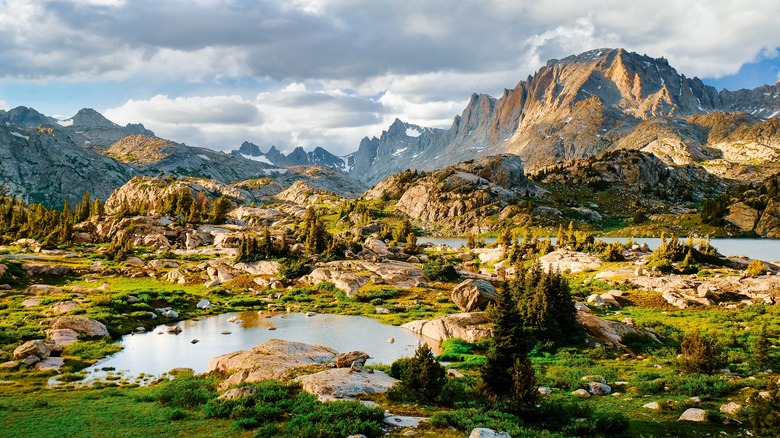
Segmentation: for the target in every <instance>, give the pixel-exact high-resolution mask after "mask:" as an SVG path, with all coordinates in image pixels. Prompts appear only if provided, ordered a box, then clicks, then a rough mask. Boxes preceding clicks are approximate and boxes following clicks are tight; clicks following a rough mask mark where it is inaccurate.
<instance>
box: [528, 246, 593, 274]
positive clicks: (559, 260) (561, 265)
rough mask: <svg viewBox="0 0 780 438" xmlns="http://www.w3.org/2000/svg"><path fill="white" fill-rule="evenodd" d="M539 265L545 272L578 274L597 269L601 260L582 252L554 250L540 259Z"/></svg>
mask: <svg viewBox="0 0 780 438" xmlns="http://www.w3.org/2000/svg"><path fill="white" fill-rule="evenodd" d="M539 263H540V264H541V266H542V269H544V270H545V272H550V270H554V271H559V272H563V271H566V270H568V271H570V272H580V271H584V270H586V269H598V268H600V267H601V260H599V258H598V257H596V256H594V255H592V254H587V253H584V252H577V251H569V250H565V249H559V250H555V251H553V252H551V253H549V254H547V255H545V256H543V257H540V258H539Z"/></svg>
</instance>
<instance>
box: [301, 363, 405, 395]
mask: <svg viewBox="0 0 780 438" xmlns="http://www.w3.org/2000/svg"><path fill="white" fill-rule="evenodd" d="M295 381H296V382H298V383H300V384H301V388H303V390H304V391H306V392H309V393H311V394H314V395H316V396H318V397H320V398H323V399H329V398H348V397H358V396H361V395H367V394H376V393H382V392H385V391H387V390H388V389H390V388H391V387H392V386H393V385H395V384H396V383H397V382H398V380H397V379H394V378H392V377H390V376H389V375H387V374H385V373H383V372H382V371H374V372H371V373H370V372H367V371H353V370H351V369H349V368H332V369H329V370H325V371H321V372H319V373H314V374H309V375H305V376H301V377H298V378H297V379H295Z"/></svg>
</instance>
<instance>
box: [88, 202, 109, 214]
mask: <svg viewBox="0 0 780 438" xmlns="http://www.w3.org/2000/svg"><path fill="white" fill-rule="evenodd" d="M104 213H105V209H104V205H103V201H101V200H100V199H95V200H94V201H92V205H90V207H89V216H90V217H91V216H103V214H104Z"/></svg>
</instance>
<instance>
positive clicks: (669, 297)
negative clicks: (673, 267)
mask: <svg viewBox="0 0 780 438" xmlns="http://www.w3.org/2000/svg"><path fill="white" fill-rule="evenodd" d="M745 263H747V262H745ZM765 265H766V264H765ZM767 266H775V265H772V264H769V265H767ZM628 280H629V281H630V282H631V283H633V284H634V285H636V286H637V287H639V288H641V289H645V290H650V291H653V292H656V293H658V294H660V295H661V296H662V297H663V298H664V299H665V300H666V301H667V302H668V303H669V304H671V305H673V306H675V307H678V308H680V309H684V308H686V307H688V306H689V305H692V304H693V305H713V304H721V303H723V304H726V305H728V303H729V302H734V301H737V302H739V300H742V299H747V300H759V301H761V302H763V303H766V304H772V303H775V302H780V276H777V275H769V276H760V277H755V278H754V277H745V278H742V277H739V276H731V277H715V278H688V277H681V276H677V275H667V276H661V277H649V276H641V277H631V278H629V279H628Z"/></svg>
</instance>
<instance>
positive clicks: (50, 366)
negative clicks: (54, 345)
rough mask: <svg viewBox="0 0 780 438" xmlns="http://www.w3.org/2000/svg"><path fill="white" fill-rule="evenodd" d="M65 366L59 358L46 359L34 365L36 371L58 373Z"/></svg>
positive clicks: (63, 361) (63, 360)
mask: <svg viewBox="0 0 780 438" xmlns="http://www.w3.org/2000/svg"><path fill="white" fill-rule="evenodd" d="M63 365H65V359H63V358H61V357H47V358H45V359H42V360H41V361H40V362H38V363H36V364H35V369H36V370H38V371H59V369H60V367H62V366H63Z"/></svg>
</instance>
